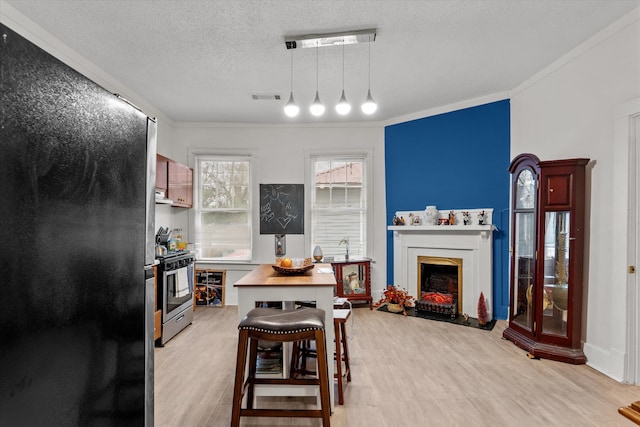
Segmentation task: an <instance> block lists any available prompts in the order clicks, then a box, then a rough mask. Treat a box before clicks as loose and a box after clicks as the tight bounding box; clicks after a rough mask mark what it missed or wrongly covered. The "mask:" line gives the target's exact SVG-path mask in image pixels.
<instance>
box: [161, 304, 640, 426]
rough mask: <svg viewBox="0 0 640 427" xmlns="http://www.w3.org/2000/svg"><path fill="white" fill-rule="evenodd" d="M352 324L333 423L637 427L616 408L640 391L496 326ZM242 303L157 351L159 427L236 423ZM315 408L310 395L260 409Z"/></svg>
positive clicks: (367, 317) (264, 421)
mask: <svg viewBox="0 0 640 427" xmlns="http://www.w3.org/2000/svg"><path fill="white" fill-rule="evenodd" d="M351 317H352V319H353V322H351V321H350V322H349V323H348V328H347V332H348V334H349V346H350V347H349V349H350V353H351V370H352V379H353V380H352V382H351V383H349V385H348V386H347V387H346V390H345V405H344V406H339V405H336V408H335V412H334V413H333V415H332V416H331V425H332V426H333V427H346V426H350V427H359V426H366V427H383V426H389V427H397V426H491V427H499V426H509V427H510V426H518V427H526V426H532V427H533V426H536V427H537V426H545V427H551V426H558V427H560V426H561V427H570V426H576V427H578V426H579V427H584V426H598V427H603V426H606V427H615V426H621V427H625V426H626V427H633V426H635V424H634V423H633V422H631V421H630V420H628V419H627V418H625V417H623V416H622V415H620V414H618V412H617V411H618V408H619V407H621V406H626V405H628V404H629V403H630V402H634V401H637V400H640V387H638V386H633V385H625V384H620V383H618V382H616V381H614V380H612V379H610V378H609V377H607V376H605V375H603V374H601V373H599V372H597V371H595V370H594V369H592V368H590V367H588V366H586V365H581V366H574V365H569V364H565V363H560V362H553V361H548V360H530V359H528V358H527V357H526V352H525V351H523V350H521V349H520V348H518V347H516V346H515V345H514V344H513V343H511V342H510V341H506V340H504V339H502V331H503V329H504V328H505V327H506V322H504V321H498V323H497V325H496V327H495V328H494V329H493V331H490V332H488V331H484V330H478V329H473V328H468V327H464V326H459V325H452V324H448V323H444V322H437V321H432V320H425V319H419V318H414V317H404V316H402V315H397V314H391V313H383V312H379V311H375V310H374V311H370V310H369V309H368V308H361V307H358V308H354V310H353V314H352V316H351ZM237 323H238V319H237V308H236V307H235V306H228V307H224V308H199V309H198V310H197V311H196V313H195V319H194V321H193V324H192V325H191V326H189V327H188V328H187V329H185V330H184V331H182V332H181V333H180V334H178V335H177V336H176V337H175V338H173V339H172V340H171V341H169V342H168V343H167V344H166V346H165V347H163V348H156V350H155V366H156V369H155V425H156V426H158V427H178V426H189V427H195V426H209V427H218V426H225V427H226V426H228V425H229V423H230V419H231V396H232V392H233V376H234V372H235V362H236V345H237V329H236V326H237ZM278 404H279V405H283V404H284V405H292V406H297V407H299V406H304V405H308V406H309V405H311V406H313V407H315V401H314V400H312V399H310V398H306V399H303V398H264V397H263V398H259V401H258V405H278ZM241 425H243V426H272V427H275V426H284V425H294V426H320V425H321V422H320V420H318V419H286V418H246V419H243V420H242V423H241Z"/></svg>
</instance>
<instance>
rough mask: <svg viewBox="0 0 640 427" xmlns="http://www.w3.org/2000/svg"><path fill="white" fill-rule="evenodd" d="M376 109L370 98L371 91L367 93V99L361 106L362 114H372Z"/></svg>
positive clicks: (376, 106)
mask: <svg viewBox="0 0 640 427" xmlns="http://www.w3.org/2000/svg"><path fill="white" fill-rule="evenodd" d="M377 109H378V104H376V101H374V100H373V97H372V96H371V89H369V91H368V92H367V99H365V100H364V103H363V104H362V112H363V113H365V114H373V113H375V112H376V110H377Z"/></svg>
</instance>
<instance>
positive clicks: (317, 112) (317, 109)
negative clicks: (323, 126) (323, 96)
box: [309, 90, 324, 116]
mask: <svg viewBox="0 0 640 427" xmlns="http://www.w3.org/2000/svg"><path fill="white" fill-rule="evenodd" d="M309 111H310V112H311V114H313V115H314V116H321V115H323V114H324V105H322V102H320V95H318V91H317V90H316V99H314V100H313V104H311V107H309Z"/></svg>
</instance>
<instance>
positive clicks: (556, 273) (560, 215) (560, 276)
mask: <svg viewBox="0 0 640 427" xmlns="http://www.w3.org/2000/svg"><path fill="white" fill-rule="evenodd" d="M569 218H570V215H569V211H561V212H547V213H546V214H545V233H544V254H543V256H544V291H543V295H542V297H543V301H542V333H543V334H548V335H557V336H562V337H566V336H567V310H568V308H569V307H568V299H569V298H568V297H569V230H570V228H569V226H570V224H569Z"/></svg>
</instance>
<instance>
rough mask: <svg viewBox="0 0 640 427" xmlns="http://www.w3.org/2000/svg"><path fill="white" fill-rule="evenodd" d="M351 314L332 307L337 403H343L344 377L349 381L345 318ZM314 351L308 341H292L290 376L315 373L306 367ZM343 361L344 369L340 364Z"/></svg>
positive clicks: (345, 310) (349, 371)
mask: <svg viewBox="0 0 640 427" xmlns="http://www.w3.org/2000/svg"><path fill="white" fill-rule="evenodd" d="M350 315H351V309H334V310H333V327H334V330H335V339H336V349H335V353H334V356H335V360H336V372H335V373H334V374H333V377H334V379H336V380H337V382H338V404H339V405H344V385H345V384H344V378H345V377H346V379H347V382H351V366H350V364H349V344H348V339H347V328H346V324H347V319H348V318H349V316H350ZM315 357H316V351H315V349H314V348H313V347H312V346H311V342H310V341H298V342H294V343H293V348H292V351H291V365H290V368H289V372H290V376H291V378H296V377H297V376H299V375H300V376H304V375H315V374H316V373H315V371H311V370H309V369H308V367H307V359H310V358H315ZM343 363H344V369H342V364H343Z"/></svg>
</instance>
